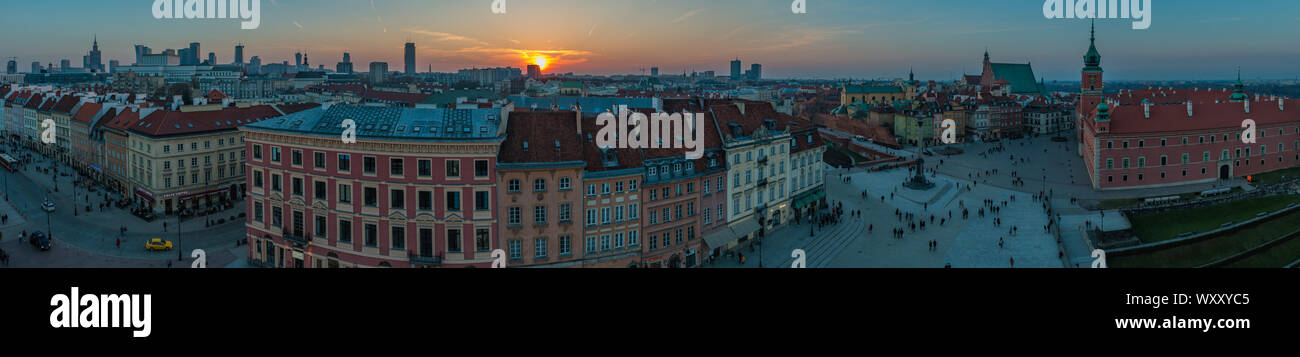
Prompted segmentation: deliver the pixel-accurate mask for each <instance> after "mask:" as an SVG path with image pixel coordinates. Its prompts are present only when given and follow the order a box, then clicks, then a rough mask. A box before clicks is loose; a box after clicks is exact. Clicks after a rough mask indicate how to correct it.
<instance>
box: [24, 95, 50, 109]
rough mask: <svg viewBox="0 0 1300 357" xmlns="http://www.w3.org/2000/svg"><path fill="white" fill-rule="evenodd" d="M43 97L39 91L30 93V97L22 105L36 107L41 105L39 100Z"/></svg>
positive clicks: (30, 107)
mask: <svg viewBox="0 0 1300 357" xmlns="http://www.w3.org/2000/svg"><path fill="white" fill-rule="evenodd" d="M44 98H45V97H44V96H42V95H41V94H40V93H37V94H32V96H31V97H30V98H27V104H26V105H23V108H27V109H38V108H40V107H41V102H42V101H43V100H44Z"/></svg>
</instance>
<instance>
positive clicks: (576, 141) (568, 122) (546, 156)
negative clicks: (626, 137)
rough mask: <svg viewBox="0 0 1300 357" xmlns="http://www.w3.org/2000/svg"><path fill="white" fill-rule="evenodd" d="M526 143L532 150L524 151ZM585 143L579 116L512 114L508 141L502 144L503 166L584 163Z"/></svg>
mask: <svg viewBox="0 0 1300 357" xmlns="http://www.w3.org/2000/svg"><path fill="white" fill-rule="evenodd" d="M592 134H593V135H595V133H592ZM525 142H526V143H528V150H524V143H525ZM557 142H558V143H559V147H558V148H557V147H556V143H557ZM582 144H583V136H580V135H579V134H578V121H577V113H574V112H571V111H554V112H516V113H510V121H509V125H508V127H507V128H506V140H505V141H504V142H502V143H501V151H500V156H499V157H500V159H499V160H500V162H502V163H543V162H569V161H583V156H582V152H583V148H582Z"/></svg>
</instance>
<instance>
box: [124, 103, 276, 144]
mask: <svg viewBox="0 0 1300 357" xmlns="http://www.w3.org/2000/svg"><path fill="white" fill-rule="evenodd" d="M278 116H280V112H277V111H276V110H275V108H272V107H271V106H269V105H259V106H255V107H249V108H224V109H221V110H212V111H199V112H188V113H186V112H180V111H172V110H157V111H154V112H153V113H151V114H149V115H148V116H146V117H145V118H144V119H143V120H140V121H139V122H137V123H135V124H132V125H131V126H130V127H129V129H128V130H131V131H132V132H135V133H139V134H143V135H148V136H152V137H161V136H169V135H185V134H194V133H203V132H209V131H224V130H236V129H237V128H238V127H239V126H242V125H247V124H252V123H256V122H259V121H262V120H264V119H268V118H274V117H278Z"/></svg>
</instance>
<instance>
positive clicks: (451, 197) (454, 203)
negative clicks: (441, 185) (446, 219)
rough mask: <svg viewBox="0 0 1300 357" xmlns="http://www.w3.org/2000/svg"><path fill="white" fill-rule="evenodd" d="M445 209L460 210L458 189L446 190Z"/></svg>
mask: <svg viewBox="0 0 1300 357" xmlns="http://www.w3.org/2000/svg"><path fill="white" fill-rule="evenodd" d="M447 210H448V211H459V210H460V192H459V191H447Z"/></svg>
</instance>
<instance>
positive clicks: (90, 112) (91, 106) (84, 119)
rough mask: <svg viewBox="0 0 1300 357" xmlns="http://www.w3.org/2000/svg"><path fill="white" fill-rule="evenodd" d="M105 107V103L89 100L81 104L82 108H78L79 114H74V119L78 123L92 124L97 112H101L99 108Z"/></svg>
mask: <svg viewBox="0 0 1300 357" xmlns="http://www.w3.org/2000/svg"><path fill="white" fill-rule="evenodd" d="M103 108H104V105H102V104H99V103H94V102H87V103H86V104H82V105H81V109H79V110H77V114H76V115H73V116H72V120H73V121H76V122H78V123H82V124H86V125H90V122H91V121H93V120H95V114H99V110H100V109H103Z"/></svg>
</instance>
